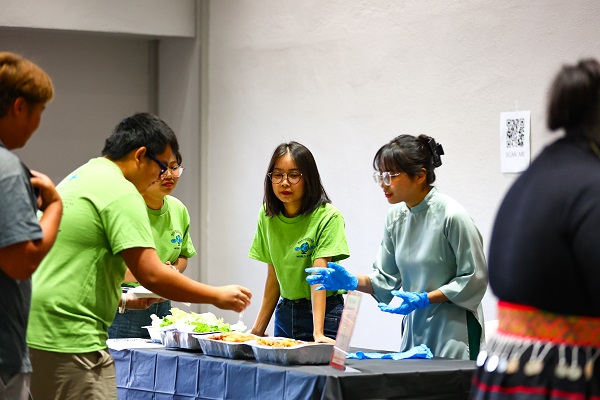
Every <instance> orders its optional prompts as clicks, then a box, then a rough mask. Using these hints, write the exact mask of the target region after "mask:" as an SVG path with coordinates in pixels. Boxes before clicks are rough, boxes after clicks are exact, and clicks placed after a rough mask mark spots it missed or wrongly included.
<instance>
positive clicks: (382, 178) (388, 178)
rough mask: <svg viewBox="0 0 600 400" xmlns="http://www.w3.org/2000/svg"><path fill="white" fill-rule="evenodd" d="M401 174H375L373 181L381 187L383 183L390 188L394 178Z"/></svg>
mask: <svg viewBox="0 0 600 400" xmlns="http://www.w3.org/2000/svg"><path fill="white" fill-rule="evenodd" d="M400 174H401V172H398V173H397V174H392V173H389V172H381V173H379V172H373V180H374V181H375V183H376V184H378V185H381V182H383V183H385V185H386V186H390V185H391V184H392V178H393V177H395V176H398V175H400Z"/></svg>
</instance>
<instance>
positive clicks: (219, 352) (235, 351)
mask: <svg viewBox="0 0 600 400" xmlns="http://www.w3.org/2000/svg"><path fill="white" fill-rule="evenodd" d="M224 336H230V337H236V338H237V340H240V341H236V342H230V341H224V340H219V339H218V338H222V337H224ZM194 337H196V339H198V342H199V343H200V347H201V348H202V352H203V353H204V354H206V355H208V356H215V357H225V358H234V359H251V358H254V353H253V352H252V347H250V344H249V343H251V342H252V341H253V340H254V339H256V338H257V336H254V335H251V334H240V333H237V334H235V333H223V334H212V335H206V334H195V335H194ZM241 340H243V341H241Z"/></svg>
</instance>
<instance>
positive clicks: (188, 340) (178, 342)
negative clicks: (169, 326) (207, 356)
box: [164, 330, 201, 350]
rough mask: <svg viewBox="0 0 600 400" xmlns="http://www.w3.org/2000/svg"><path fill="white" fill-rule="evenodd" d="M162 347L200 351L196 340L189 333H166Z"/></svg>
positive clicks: (171, 331) (175, 331)
mask: <svg viewBox="0 0 600 400" xmlns="http://www.w3.org/2000/svg"><path fill="white" fill-rule="evenodd" d="M164 345H165V347H167V348H175V349H188V350H201V349H200V344H199V343H198V339H196V338H195V337H194V334H192V333H191V332H181V331H178V330H170V331H166V333H165V339H164Z"/></svg>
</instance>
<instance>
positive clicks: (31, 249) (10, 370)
mask: <svg viewBox="0 0 600 400" xmlns="http://www.w3.org/2000/svg"><path fill="white" fill-rule="evenodd" d="M53 92H54V89H53V87H52V81H51V80H50V77H49V76H48V75H47V74H46V73H45V72H44V71H43V70H42V69H41V68H40V67H38V66H37V65H35V64H34V63H32V62H31V61H29V60H26V59H24V58H22V57H20V56H18V55H16V54H13V53H9V52H0V400H8V399H11V400H12V399H19V400H21V399H27V398H29V380H30V374H31V363H30V362H29V357H28V354H27V344H26V342H25V333H26V329H27V320H28V315H29V304H30V302H31V275H32V274H33V272H34V271H35V270H36V268H37V267H38V265H39V264H40V262H41V261H42V259H43V258H44V256H45V255H46V254H47V253H48V251H50V248H52V245H53V244H54V241H55V239H56V235H57V233H58V226H59V224H60V219H61V216H62V202H61V199H60V196H59V195H58V193H57V191H56V189H55V187H54V184H53V183H52V181H51V180H50V178H48V177H47V176H46V175H44V174H41V173H39V172H35V171H30V170H29V169H28V168H27V167H26V166H25V165H24V164H23V163H22V162H21V161H20V160H19V158H18V157H17V156H16V155H15V154H14V153H13V152H12V151H11V150H12V149H17V148H20V147H23V146H24V145H25V143H26V142H27V140H29V138H30V137H31V135H32V134H33V132H34V131H35V130H36V129H37V128H38V126H39V124H40V119H41V114H42V112H43V111H44V108H45V107H46V103H48V101H50V100H51V99H52V95H53ZM38 208H39V209H40V210H41V211H43V212H44V214H43V216H42V218H41V220H39V221H38V218H37V216H36V212H37V210H38Z"/></svg>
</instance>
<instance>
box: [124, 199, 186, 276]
mask: <svg viewBox="0 0 600 400" xmlns="http://www.w3.org/2000/svg"><path fill="white" fill-rule="evenodd" d="M146 211H148V217H149V218H150V227H151V228H152V236H153V237H154V243H155V244H156V252H157V253H158V257H159V258H160V260H161V261H162V262H163V263H166V262H167V261H169V262H170V263H171V264H175V262H176V261H177V259H178V258H179V257H186V258H191V257H194V256H195V255H196V249H195V248H194V244H193V243H192V238H191V237H190V215H189V213H188V210H187V208H186V207H185V205H184V204H183V203H182V202H181V201H180V200H179V199H177V198H176V197H173V196H165V198H164V203H163V206H162V207H161V209H160V210H153V209H151V208H146ZM127 286H134V287H135V286H139V283H138V282H127Z"/></svg>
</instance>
